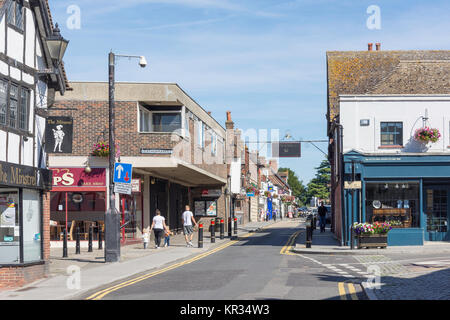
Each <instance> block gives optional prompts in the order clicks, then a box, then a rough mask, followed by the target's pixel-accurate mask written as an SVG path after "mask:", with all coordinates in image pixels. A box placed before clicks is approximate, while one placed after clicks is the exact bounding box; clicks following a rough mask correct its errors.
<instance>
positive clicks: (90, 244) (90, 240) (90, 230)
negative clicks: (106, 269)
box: [88, 226, 94, 252]
mask: <svg viewBox="0 0 450 320" xmlns="http://www.w3.org/2000/svg"><path fill="white" fill-rule="evenodd" d="M93 232H94V230H93V227H92V226H89V245H88V252H92V235H93Z"/></svg>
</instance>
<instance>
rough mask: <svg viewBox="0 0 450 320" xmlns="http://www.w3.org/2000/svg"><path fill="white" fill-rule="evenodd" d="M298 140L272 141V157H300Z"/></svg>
mask: <svg viewBox="0 0 450 320" xmlns="http://www.w3.org/2000/svg"><path fill="white" fill-rule="evenodd" d="M301 146H302V144H301V143H300V142H274V143H272V157H274V158H300V157H301Z"/></svg>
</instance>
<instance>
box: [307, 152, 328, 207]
mask: <svg viewBox="0 0 450 320" xmlns="http://www.w3.org/2000/svg"><path fill="white" fill-rule="evenodd" d="M315 169H316V170H317V172H316V177H315V178H314V179H312V180H311V181H310V182H309V183H308V185H307V198H308V200H310V199H311V198H312V197H317V198H320V199H329V198H330V187H329V185H330V181H331V167H330V162H329V161H328V160H323V161H322V162H321V163H320V165H319V167H317V168H315Z"/></svg>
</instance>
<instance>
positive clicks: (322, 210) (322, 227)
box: [317, 201, 327, 232]
mask: <svg viewBox="0 0 450 320" xmlns="http://www.w3.org/2000/svg"><path fill="white" fill-rule="evenodd" d="M317 213H318V215H319V222H320V232H325V227H326V225H327V220H326V219H327V208H325V206H324V205H323V201H322V202H320V207H319V209H318V210H317Z"/></svg>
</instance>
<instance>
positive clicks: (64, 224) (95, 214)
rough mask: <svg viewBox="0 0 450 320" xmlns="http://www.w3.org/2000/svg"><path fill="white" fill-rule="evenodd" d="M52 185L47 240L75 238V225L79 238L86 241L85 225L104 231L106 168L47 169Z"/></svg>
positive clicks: (95, 233) (95, 234)
mask: <svg viewBox="0 0 450 320" xmlns="http://www.w3.org/2000/svg"><path fill="white" fill-rule="evenodd" d="M51 170H52V172H53V188H52V190H51V193H50V240H51V241H60V240H63V232H64V230H66V232H67V237H68V240H69V241H71V240H75V232H76V230H77V228H79V232H80V238H81V240H87V239H88V236H89V227H90V226H93V227H94V237H97V234H98V230H102V231H104V216H105V212H106V207H107V187H106V169H105V168H92V169H91V171H90V172H86V171H85V168H51Z"/></svg>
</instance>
